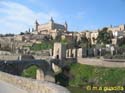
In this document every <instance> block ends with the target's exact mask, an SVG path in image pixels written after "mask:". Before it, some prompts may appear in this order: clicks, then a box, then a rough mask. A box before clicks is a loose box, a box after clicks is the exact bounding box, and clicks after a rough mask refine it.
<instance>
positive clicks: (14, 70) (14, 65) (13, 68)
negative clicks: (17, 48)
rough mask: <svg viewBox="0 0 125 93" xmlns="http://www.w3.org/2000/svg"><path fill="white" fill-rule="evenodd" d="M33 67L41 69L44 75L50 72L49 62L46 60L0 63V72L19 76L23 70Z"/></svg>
mask: <svg viewBox="0 0 125 93" xmlns="http://www.w3.org/2000/svg"><path fill="white" fill-rule="evenodd" d="M32 65H35V66H37V67H38V68H39V69H41V70H42V71H43V72H44V74H46V73H48V72H49V71H51V62H50V63H49V62H48V61H46V60H21V61H20V60H15V61H0V70H1V71H3V72H7V73H10V74H13V75H21V73H22V72H23V70H24V69H26V68H28V67H30V66H32Z"/></svg>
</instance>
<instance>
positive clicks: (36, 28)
mask: <svg viewBox="0 0 125 93" xmlns="http://www.w3.org/2000/svg"><path fill="white" fill-rule="evenodd" d="M38 26H39V23H38V21H37V20H36V22H35V30H36V31H37V32H38Z"/></svg>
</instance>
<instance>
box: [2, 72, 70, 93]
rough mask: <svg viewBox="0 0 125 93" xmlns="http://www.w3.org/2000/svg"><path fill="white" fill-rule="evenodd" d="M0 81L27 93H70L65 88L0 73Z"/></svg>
mask: <svg viewBox="0 0 125 93" xmlns="http://www.w3.org/2000/svg"><path fill="white" fill-rule="evenodd" d="M0 80H2V81H4V82H7V83H10V84H12V85H15V86H17V87H19V88H21V89H24V90H26V91H28V93H70V92H69V91H68V90H67V89H66V88H64V87H61V86H59V85H56V84H54V83H50V82H47V81H37V80H35V79H27V78H23V77H19V76H14V75H10V74H7V73H3V72H0Z"/></svg>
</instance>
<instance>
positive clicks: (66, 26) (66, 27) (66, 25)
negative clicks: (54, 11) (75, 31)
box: [64, 21, 68, 32]
mask: <svg viewBox="0 0 125 93" xmlns="http://www.w3.org/2000/svg"><path fill="white" fill-rule="evenodd" d="M64 26H65V32H67V30H68V24H67V22H66V21H65V24H64Z"/></svg>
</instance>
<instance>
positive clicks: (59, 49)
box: [53, 43, 66, 60]
mask: <svg viewBox="0 0 125 93" xmlns="http://www.w3.org/2000/svg"><path fill="white" fill-rule="evenodd" d="M53 57H54V58H56V59H60V60H63V59H65V58H66V45H64V44H61V43H54V50H53Z"/></svg>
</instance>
